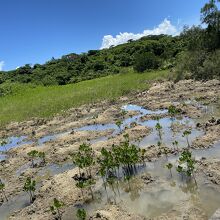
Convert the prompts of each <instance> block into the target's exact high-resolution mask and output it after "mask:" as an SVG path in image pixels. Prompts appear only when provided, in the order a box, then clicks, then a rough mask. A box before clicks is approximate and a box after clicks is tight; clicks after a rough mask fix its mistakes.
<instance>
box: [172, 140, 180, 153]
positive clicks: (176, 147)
mask: <svg viewBox="0 0 220 220" xmlns="http://www.w3.org/2000/svg"><path fill="white" fill-rule="evenodd" d="M172 144H173V148H174V150H177V151H178V150H179V148H178V144H179V142H178V141H174V142H173V143H172Z"/></svg>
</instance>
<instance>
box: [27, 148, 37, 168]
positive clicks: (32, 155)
mask: <svg viewBox="0 0 220 220" xmlns="http://www.w3.org/2000/svg"><path fill="white" fill-rule="evenodd" d="M38 153H39V152H38V151H37V150H32V151H30V152H28V153H27V155H28V156H29V157H30V158H31V164H32V167H35V164H34V159H35V158H36V157H38Z"/></svg>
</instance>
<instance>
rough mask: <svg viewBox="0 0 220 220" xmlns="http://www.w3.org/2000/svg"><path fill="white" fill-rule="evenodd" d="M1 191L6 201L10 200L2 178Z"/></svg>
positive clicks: (0, 182)
mask: <svg viewBox="0 0 220 220" xmlns="http://www.w3.org/2000/svg"><path fill="white" fill-rule="evenodd" d="M0 192H1V193H2V196H3V197H4V198H5V200H6V201H8V198H7V196H6V194H5V184H4V183H3V182H2V180H1V179H0Z"/></svg>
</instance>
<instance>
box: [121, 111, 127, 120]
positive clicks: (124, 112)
mask: <svg viewBox="0 0 220 220" xmlns="http://www.w3.org/2000/svg"><path fill="white" fill-rule="evenodd" d="M126 114H127V111H125V110H124V109H123V110H122V111H121V116H122V118H123V119H125V116H126Z"/></svg>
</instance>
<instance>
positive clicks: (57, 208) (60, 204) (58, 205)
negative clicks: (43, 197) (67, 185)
mask: <svg viewBox="0 0 220 220" xmlns="http://www.w3.org/2000/svg"><path fill="white" fill-rule="evenodd" d="M63 206H64V203H63V202H61V201H59V200H58V199H56V198H54V199H53V204H52V205H51V206H50V211H51V212H52V214H53V215H57V218H56V219H59V220H61V218H62V214H61V211H60V209H61V208H62V207H63Z"/></svg>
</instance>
